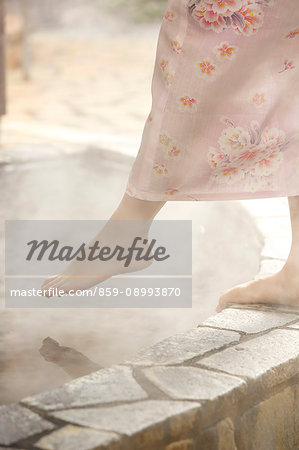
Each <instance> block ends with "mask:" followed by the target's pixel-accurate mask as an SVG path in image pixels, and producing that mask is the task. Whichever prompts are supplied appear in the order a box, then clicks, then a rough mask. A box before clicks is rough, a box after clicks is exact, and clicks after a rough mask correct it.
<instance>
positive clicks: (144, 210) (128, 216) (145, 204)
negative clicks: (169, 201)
mask: <svg viewBox="0 0 299 450" xmlns="http://www.w3.org/2000/svg"><path fill="white" fill-rule="evenodd" d="M165 203H166V202H152V201H151V202H150V201H147V200H139V199H137V198H133V197H130V196H129V195H128V194H126V193H125V194H124V196H123V198H122V200H121V202H120V204H119V205H118V207H117V208H116V210H115V211H114V213H113V214H112V216H111V217H110V220H153V219H154V217H155V216H156V215H157V214H158V212H159V211H160V209H161V208H162V207H163V205H164V204H165Z"/></svg>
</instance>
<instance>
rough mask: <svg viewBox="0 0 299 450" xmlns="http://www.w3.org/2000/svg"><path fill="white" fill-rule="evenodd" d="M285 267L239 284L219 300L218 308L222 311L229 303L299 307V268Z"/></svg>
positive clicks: (218, 310) (225, 292) (286, 265)
mask: <svg viewBox="0 0 299 450" xmlns="http://www.w3.org/2000/svg"><path fill="white" fill-rule="evenodd" d="M297 269H298V270H296V268H294V267H293V266H292V267H289V266H288V264H287V263H286V264H285V265H284V267H283V268H282V269H281V270H280V271H279V272H278V273H275V274H273V275H269V276H266V277H261V278H256V279H254V280H252V281H248V282H246V283H242V284H239V285H237V286H235V287H233V288H231V289H228V290H227V291H224V293H223V294H222V295H221V296H220V298H219V303H218V306H217V308H216V311H217V312H220V311H222V309H224V308H225V307H226V305H227V304H228V303H242V304H244V303H245V304H246V303H266V304H267V303H271V304H282V305H292V306H299V279H298V276H296V274H298V273H299V268H297Z"/></svg>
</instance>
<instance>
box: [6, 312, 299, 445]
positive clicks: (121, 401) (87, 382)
mask: <svg viewBox="0 0 299 450" xmlns="http://www.w3.org/2000/svg"><path fill="white" fill-rule="evenodd" d="M298 368H299V310H296V309H293V308H287V307H281V308H276V309H274V308H270V307H265V306H257V305H255V306H254V307H252V308H250V307H249V305H247V306H246V307H240V306H238V307H233V306H231V307H228V308H226V309H225V310H223V311H222V312H221V313H219V314H216V315H215V316H212V317H210V318H209V319H208V320H206V321H205V322H203V323H202V324H200V325H199V326H198V327H197V328H195V329H191V330H188V331H186V332H185V333H182V334H178V335H175V336H172V337H169V338H168V339H166V340H164V341H162V342H160V343H158V344H156V345H155V346H153V347H150V348H148V349H145V350H143V351H142V352H140V353H139V354H138V355H137V356H136V358H134V359H133V360H131V361H126V362H124V363H122V364H118V365H115V366H112V367H109V368H106V369H102V370H99V371H97V372H94V373H92V374H90V375H87V376H84V377H81V378H77V379H75V380H72V381H71V382H69V383H67V384H65V385H63V386H61V387H59V388H56V389H54V390H52V391H49V392H45V393H41V394H38V395H35V396H32V397H28V398H25V399H24V400H23V401H21V402H20V403H19V404H12V405H4V406H2V407H0V436H1V437H0V444H1V445H2V446H8V447H9V446H10V447H9V448H16V447H17V448H24V449H29V448H40V449H62V450H67V449H72V450H74V449H80V450H84V449H155V450H159V449H166V450H187V449H188V450H189V449H204V450H209V449H211V450H214V449H220V450H233V449H240V450H253V449H254V450H259V449H260V450H273V449H276V450H280V449H298V448H299V402H298V399H299V372H298Z"/></svg>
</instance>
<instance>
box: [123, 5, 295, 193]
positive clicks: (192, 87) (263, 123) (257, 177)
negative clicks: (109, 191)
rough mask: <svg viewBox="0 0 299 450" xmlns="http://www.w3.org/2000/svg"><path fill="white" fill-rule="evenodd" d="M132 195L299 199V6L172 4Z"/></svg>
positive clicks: (160, 42)
mask: <svg viewBox="0 0 299 450" xmlns="http://www.w3.org/2000/svg"><path fill="white" fill-rule="evenodd" d="M126 192H127V194H128V195H130V196H132V197H135V198H139V199H143V200H164V201H165V200H233V199H246V198H263V197H282V196H292V195H299V0H188V1H187V0H169V1H168V7H167V11H166V12H165V16H164V19H163V23H162V26H161V29H160V34H159V39H158V48H157V54H156V62H155V69H154V75H153V80H152V108H151V111H150V114H149V116H148V119H147V121H146V123H145V126H144V130H143V135H142V142H141V146H140V149H139V152H138V155H137V157H136V160H135V162H134V164H133V167H132V169H131V172H130V176H129V180H128V184H127V188H126Z"/></svg>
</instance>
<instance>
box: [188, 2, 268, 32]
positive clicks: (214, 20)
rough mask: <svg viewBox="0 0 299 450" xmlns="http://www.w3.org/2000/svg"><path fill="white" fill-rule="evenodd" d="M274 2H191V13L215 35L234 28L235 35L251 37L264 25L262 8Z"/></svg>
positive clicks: (203, 26)
mask: <svg viewBox="0 0 299 450" xmlns="http://www.w3.org/2000/svg"><path fill="white" fill-rule="evenodd" d="M273 4H274V1H273V0H197V1H194V0H191V1H190V2H189V11H190V13H191V15H192V17H193V18H194V20H195V21H196V22H198V24H199V25H200V26H201V27H202V28H204V29H206V30H212V31H214V32H215V33H222V31H224V30H226V29H227V28H232V29H233V30H234V32H235V33H237V34H243V35H244V36H251V35H252V34H254V33H256V32H257V31H258V29H259V28H260V27H261V26H262V25H263V20H264V13H263V10H262V8H263V7H265V6H273Z"/></svg>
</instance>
